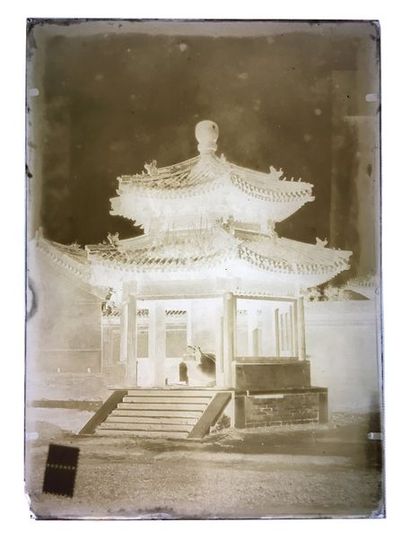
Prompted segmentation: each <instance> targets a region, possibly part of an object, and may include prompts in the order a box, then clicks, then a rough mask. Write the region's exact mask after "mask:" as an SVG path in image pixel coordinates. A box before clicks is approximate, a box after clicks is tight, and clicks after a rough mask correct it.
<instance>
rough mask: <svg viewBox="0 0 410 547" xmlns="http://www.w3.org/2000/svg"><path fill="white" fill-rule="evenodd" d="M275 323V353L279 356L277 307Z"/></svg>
mask: <svg viewBox="0 0 410 547" xmlns="http://www.w3.org/2000/svg"><path fill="white" fill-rule="evenodd" d="M274 325H275V327H274V328H275V355H276V357H280V322H279V309H278V308H276V310H275V316H274Z"/></svg>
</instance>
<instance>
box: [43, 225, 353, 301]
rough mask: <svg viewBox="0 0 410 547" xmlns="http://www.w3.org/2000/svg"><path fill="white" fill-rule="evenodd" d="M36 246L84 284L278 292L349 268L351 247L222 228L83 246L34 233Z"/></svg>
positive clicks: (319, 281) (313, 283)
mask: <svg viewBox="0 0 410 547" xmlns="http://www.w3.org/2000/svg"><path fill="white" fill-rule="evenodd" d="M37 246H38V247H39V248H40V249H41V250H42V251H44V252H45V253H46V254H47V255H48V256H49V258H50V259H51V260H52V261H54V262H55V263H57V264H59V265H60V266H61V267H63V268H65V269H67V270H69V271H71V273H72V274H73V275H75V276H78V277H80V278H81V279H83V280H84V281H86V282H87V283H89V284H91V285H94V286H100V287H113V288H115V287H119V286H121V284H122V283H124V282H127V281H133V280H134V281H140V282H142V283H144V282H145V283H148V284H149V283H151V284H155V283H160V284H161V283H162V284H164V283H165V284H166V283H167V282H170V281H173V282H177V281H181V282H182V283H185V285H186V284H187V283H188V284H189V283H190V282H191V281H192V282H196V283H201V282H203V283H208V284H209V283H210V282H211V281H212V280H228V281H229V280H231V281H232V282H233V284H234V285H235V286H236V287H237V288H240V287H245V286H246V287H248V289H249V288H252V285H255V287H258V290H261V288H262V289H263V287H264V286H266V287H267V288H268V287H269V288H270V290H272V291H277V292H278V293H292V292H295V291H296V290H300V289H304V288H308V287H314V286H316V285H320V284H322V283H325V282H326V281H329V280H330V279H332V278H333V277H335V276H336V275H338V274H339V273H340V272H342V271H344V270H347V269H349V267H350V266H349V257H350V255H351V252H350V251H342V250H335V249H328V248H326V247H325V246H324V243H322V242H320V241H318V242H317V244H316V245H312V244H307V243H301V242H298V241H294V240H291V239H287V238H281V237H278V236H276V235H275V234H272V235H271V236H269V235H266V234H261V233H251V232H248V233H246V234H245V233H242V234H238V233H234V234H232V233H229V232H227V231H226V230H224V229H223V228H218V227H214V228H212V229H204V230H183V231H170V232H167V233H158V234H156V235H153V234H147V235H142V236H138V237H135V238H131V239H126V240H120V239H118V238H113V237H110V238H109V241H108V242H104V243H101V244H98V245H88V246H86V247H85V249H82V248H81V247H79V246H78V245H61V244H59V243H54V242H51V241H48V240H46V239H44V238H42V237H39V238H37Z"/></svg>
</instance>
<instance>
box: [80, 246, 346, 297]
mask: <svg viewBox="0 0 410 547" xmlns="http://www.w3.org/2000/svg"><path fill="white" fill-rule="evenodd" d="M300 245H302V246H303V245H304V244H300ZM305 245H306V247H311V248H314V247H315V246H309V245H307V244H305ZM318 251H319V250H318ZM306 252H308V249H307V250H306ZM310 252H312V250H311V251H310ZM315 252H317V251H316V250H315ZM319 252H320V253H321V254H322V255H323V254H325V255H327V256H326V261H324V260H322V261H320V262H319V261H318V262H317V263H315V262H314V261H313V259H312V260H311V261H310V262H307V260H306V259H305V260H299V261H298V260H292V261H290V260H289V259H286V258H283V259H277V258H272V257H270V256H266V255H263V254H260V253H258V252H255V251H254V250H252V249H250V248H249V247H247V246H246V245H244V244H243V243H237V244H236V245H235V246H231V247H230V248H229V249H226V251H218V252H215V253H213V254H208V255H205V256H195V257H186V258H177V257H172V256H168V257H164V256H155V254H154V255H152V254H151V255H147V254H145V255H144V253H141V252H137V253H133V252H128V253H124V252H122V251H119V250H118V249H117V248H115V247H107V248H106V249H105V250H104V251H102V250H101V249H100V251H99V250H98V249H95V250H94V251H92V252H91V254H90V261H91V263H92V264H93V265H94V266H95V267H97V268H102V269H103V270H104V271H106V272H107V273H108V272H109V271H113V272H114V271H116V272H121V271H122V272H126V273H128V274H130V273H134V274H142V275H144V274H159V275H160V276H163V278H164V281H166V279H167V275H169V274H178V273H180V274H181V275H182V274H183V275H189V274H190V273H192V274H193V275H196V276H201V275H204V276H209V272H210V271H211V272H213V275H215V276H219V275H223V273H224V272H225V271H228V270H229V264H233V263H234V262H235V263H236V264H237V265H240V264H243V265H244V266H245V270H246V273H245V270H244V273H243V275H248V274H250V275H251V273H252V271H253V272H254V273H255V274H256V275H257V276H258V277H260V275H262V276H265V277H271V276H272V275H274V276H279V277H280V278H281V279H282V280H283V282H286V280H288V281H289V283H292V284H299V285H300V286H304V287H311V286H315V285H319V284H322V283H325V282H326V281H329V280H330V279H332V278H333V277H335V276H336V275H338V274H339V273H341V272H342V271H345V270H347V269H349V268H350V265H349V257H350V255H351V252H350V251H335V250H333V249H320V251H319ZM104 254H105V256H104ZM227 265H228V267H227ZM232 272H233V274H235V268H232ZM238 273H239V271H238Z"/></svg>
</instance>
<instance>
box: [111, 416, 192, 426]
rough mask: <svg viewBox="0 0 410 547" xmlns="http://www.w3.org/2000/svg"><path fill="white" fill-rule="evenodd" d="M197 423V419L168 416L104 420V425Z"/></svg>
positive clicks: (118, 417) (120, 417) (114, 417)
mask: <svg viewBox="0 0 410 547" xmlns="http://www.w3.org/2000/svg"><path fill="white" fill-rule="evenodd" d="M197 421H198V417H195V418H186V417H185V416H183V417H181V418H179V417H178V418H175V417H169V416H118V415H113V414H111V415H110V416H108V418H107V419H106V420H105V422H104V423H131V424H134V423H135V424H137V423H141V424H145V423H146V424H148V423H152V424H157V423H161V424H174V425H175V424H185V425H191V426H193V425H195V424H196V422H197Z"/></svg>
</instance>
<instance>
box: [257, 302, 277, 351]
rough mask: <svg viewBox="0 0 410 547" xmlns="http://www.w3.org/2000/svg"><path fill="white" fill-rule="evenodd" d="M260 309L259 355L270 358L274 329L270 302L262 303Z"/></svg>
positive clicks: (273, 347)
mask: <svg viewBox="0 0 410 547" xmlns="http://www.w3.org/2000/svg"><path fill="white" fill-rule="evenodd" d="M264 304H265V305H264V306H263V308H262V336H261V338H262V340H261V352H260V354H261V355H265V356H272V355H274V351H275V329H274V323H273V321H274V317H273V308H272V304H271V302H268V303H266V302H265V303H264Z"/></svg>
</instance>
